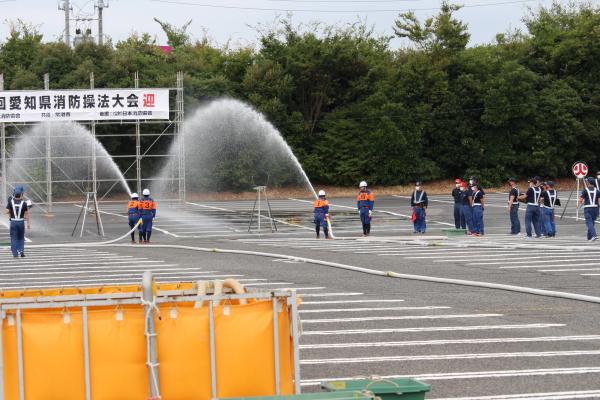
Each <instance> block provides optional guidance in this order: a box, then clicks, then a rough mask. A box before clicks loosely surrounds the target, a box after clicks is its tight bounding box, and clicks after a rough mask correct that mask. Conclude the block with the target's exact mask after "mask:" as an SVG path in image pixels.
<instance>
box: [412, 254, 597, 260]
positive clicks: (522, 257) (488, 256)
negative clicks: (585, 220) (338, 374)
mask: <svg viewBox="0 0 600 400" xmlns="http://www.w3.org/2000/svg"><path fill="white" fill-rule="evenodd" d="M490 253H491V252H486V253H485V260H486V261H496V260H506V257H495V256H501V255H506V253H503V254H490ZM568 253H570V254H564V255H563V254H556V253H552V254H551V255H546V256H529V255H525V254H521V255H519V254H517V255H515V254H514V252H512V253H510V254H511V257H515V256H516V257H518V258H519V261H520V262H526V261H529V260H543V259H547V258H550V259H553V258H589V257H591V256H596V255H600V253H594V254H593V255H592V254H588V253H586V254H576V253H574V252H568ZM405 258H408V259H428V258H431V259H436V258H443V259H452V261H473V257H471V258H468V257H467V256H466V254H462V255H456V256H453V255H449V256H445V255H436V256H409V257H405ZM461 258H462V259H461ZM538 262H546V261H538Z"/></svg>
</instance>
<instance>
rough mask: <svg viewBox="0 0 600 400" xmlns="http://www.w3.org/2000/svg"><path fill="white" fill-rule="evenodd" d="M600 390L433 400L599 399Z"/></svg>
mask: <svg viewBox="0 0 600 400" xmlns="http://www.w3.org/2000/svg"><path fill="white" fill-rule="evenodd" d="M598 398H600V390H579V391H571V392H546V393H520V394H501V395H496V396H476V397H445V398H436V399H431V400H514V399H519V400H571V399H598Z"/></svg>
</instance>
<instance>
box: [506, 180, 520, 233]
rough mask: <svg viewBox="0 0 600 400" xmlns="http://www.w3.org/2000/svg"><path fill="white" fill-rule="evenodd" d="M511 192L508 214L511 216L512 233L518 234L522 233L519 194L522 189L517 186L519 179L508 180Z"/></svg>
mask: <svg viewBox="0 0 600 400" xmlns="http://www.w3.org/2000/svg"><path fill="white" fill-rule="evenodd" d="M508 184H509V185H510V192H509V193H508V215H509V216H510V234H511V235H518V234H519V233H521V221H520V220H519V196H520V195H521V191H520V190H519V188H518V187H517V179H516V178H510V179H509V180H508Z"/></svg>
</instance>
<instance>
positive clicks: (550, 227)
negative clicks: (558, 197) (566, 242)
mask: <svg viewBox="0 0 600 400" xmlns="http://www.w3.org/2000/svg"><path fill="white" fill-rule="evenodd" d="M541 211H542V221H543V225H544V228H545V233H546V235H548V236H549V237H553V236H554V235H556V225H555V224H554V210H553V209H552V208H545V207H544V208H542V209H541Z"/></svg>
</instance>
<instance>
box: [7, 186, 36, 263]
mask: <svg viewBox="0 0 600 400" xmlns="http://www.w3.org/2000/svg"><path fill="white" fill-rule="evenodd" d="M23 192H24V190H23V187H22V186H17V187H15V190H14V193H13V196H12V198H11V199H10V200H9V201H8V204H7V205H6V214H8V216H9V218H10V250H11V252H12V255H13V257H15V258H17V257H19V256H21V257H25V223H26V222H27V229H31V224H30V222H29V211H28V208H27V202H26V201H25V200H24V199H23Z"/></svg>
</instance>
